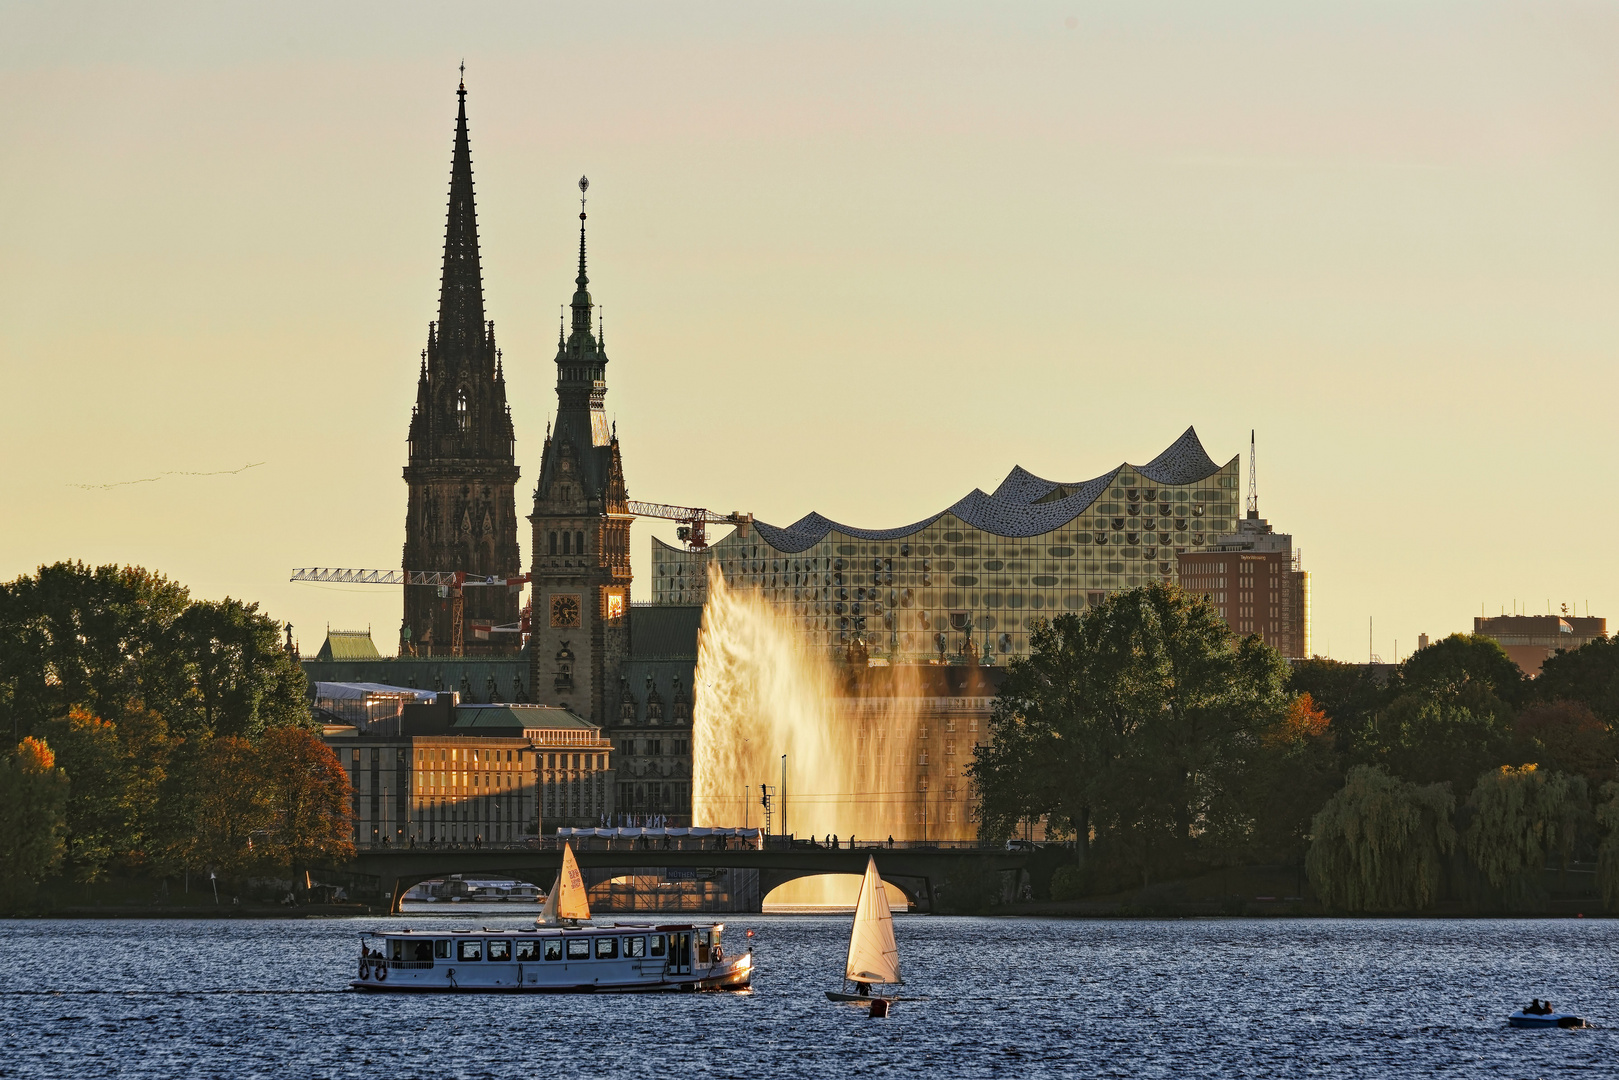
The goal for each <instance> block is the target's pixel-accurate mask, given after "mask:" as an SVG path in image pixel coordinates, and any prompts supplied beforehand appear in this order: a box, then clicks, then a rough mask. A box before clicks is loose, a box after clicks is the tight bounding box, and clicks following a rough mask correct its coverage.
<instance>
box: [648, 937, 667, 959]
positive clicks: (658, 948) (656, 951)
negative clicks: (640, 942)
mask: <svg viewBox="0 0 1619 1080" xmlns="http://www.w3.org/2000/svg"><path fill="white" fill-rule="evenodd" d="M667 940H668V939H667V938H666V937H664V935H662V934H654V935H652V952H651V955H653V956H662V955H663V943H664V942H665V941H667Z"/></svg>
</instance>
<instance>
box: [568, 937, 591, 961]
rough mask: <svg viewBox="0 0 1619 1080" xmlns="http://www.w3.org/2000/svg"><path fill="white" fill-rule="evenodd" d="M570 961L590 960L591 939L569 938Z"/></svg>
mask: <svg viewBox="0 0 1619 1080" xmlns="http://www.w3.org/2000/svg"><path fill="white" fill-rule="evenodd" d="M568 959H569V960H589V959H590V939H589V938H582V937H576V938H569V939H568Z"/></svg>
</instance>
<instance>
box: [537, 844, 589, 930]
mask: <svg viewBox="0 0 1619 1080" xmlns="http://www.w3.org/2000/svg"><path fill="white" fill-rule="evenodd" d="M564 920H566V921H567V922H568V923H569V924H570V925H574V926H577V925H578V924H579V923H580V922H589V921H590V896H589V894H588V893H587V892H586V891H585V876H584V875H583V874H581V873H580V872H579V862H578V860H576V859H575V858H574V857H573V845H572V844H563V845H562V869H560V870H558V871H557V881H556V884H555V885H553V886H551V892H550V893H549V894H548V895H547V896H546V898H545V903H544V905H543V906H541V908H540V914H539V917H538V918H536V919H535V920H534V925H535V926H557V925H558V924H560V923H562V922H563V921H564Z"/></svg>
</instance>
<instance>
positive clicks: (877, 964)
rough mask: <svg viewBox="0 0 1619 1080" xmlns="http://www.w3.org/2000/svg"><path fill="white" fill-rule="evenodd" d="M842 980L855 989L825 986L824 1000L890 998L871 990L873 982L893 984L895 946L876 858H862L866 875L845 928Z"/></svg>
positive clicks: (896, 964)
mask: <svg viewBox="0 0 1619 1080" xmlns="http://www.w3.org/2000/svg"><path fill="white" fill-rule="evenodd" d="M843 978H844V982H845V984H847V983H850V982H852V983H854V985H855V992H854V993H849V992H847V991H846V990H842V991H835V990H828V991H827V992H826V997H827V1000H828V1001H873V1000H879V1001H885V1002H886V1001H892V1000H893V996H892V994H891V993H890V994H889V995H887V996H885V995H883V994H881V993H877V994H873V993H872V989H871V988H872V987H873V985H885V986H897V985H900V984H902V983H903V982H904V980H903V979H901V978H900V977H899V946H898V945H897V944H896V943H895V942H894V915H893V913H892V912H890V911H889V910H888V893H887V891H886V890H885V889H884V888H883V879H882V876H881V875H879V874H878V873H877V860H876V859H875V858H870V857H868V858H867V859H866V876H865V877H864V878H863V879H862V880H861V882H860V899H859V900H858V901H857V902H856V903H855V908H854V926H853V927H852V928H851V929H850V931H849V959H848V962H847V963H846V964H845V965H844V969H843Z"/></svg>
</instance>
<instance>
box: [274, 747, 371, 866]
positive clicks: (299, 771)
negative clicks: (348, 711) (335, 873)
mask: <svg viewBox="0 0 1619 1080" xmlns="http://www.w3.org/2000/svg"><path fill="white" fill-rule="evenodd" d="M258 757H259V771H260V773H261V774H262V775H263V777H264V781H265V789H266V801H267V805H268V810H269V817H268V822H267V829H266V833H267V836H266V842H265V845H264V848H263V850H262V851H261V853H260V854H261V857H262V858H263V859H264V860H265V861H266V862H267V863H269V864H271V865H274V866H277V867H283V868H291V867H296V866H305V867H307V866H309V865H311V864H316V863H343V862H347V861H348V860H350V859H352V858H354V821H353V815H352V811H351V803H350V799H351V797H352V795H353V790H352V788H351V787H350V786H349V778H348V773H347V771H345V770H344V768H343V765H342V763H341V762H340V761H338V758H337V754H336V753H335V752H334V751H333V750H332V748H331V747H329V746H327V745H326V744H325V743H323V742H321V741H320V739H318V738H317V737H316V736H315V735H314V734H312V733H311V732H309V731H306V730H304V729H302V728H293V727H280V728H274V729H272V730H270V731H267V732H265V734H264V738H263V739H262V740H260V742H259V746H258Z"/></svg>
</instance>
